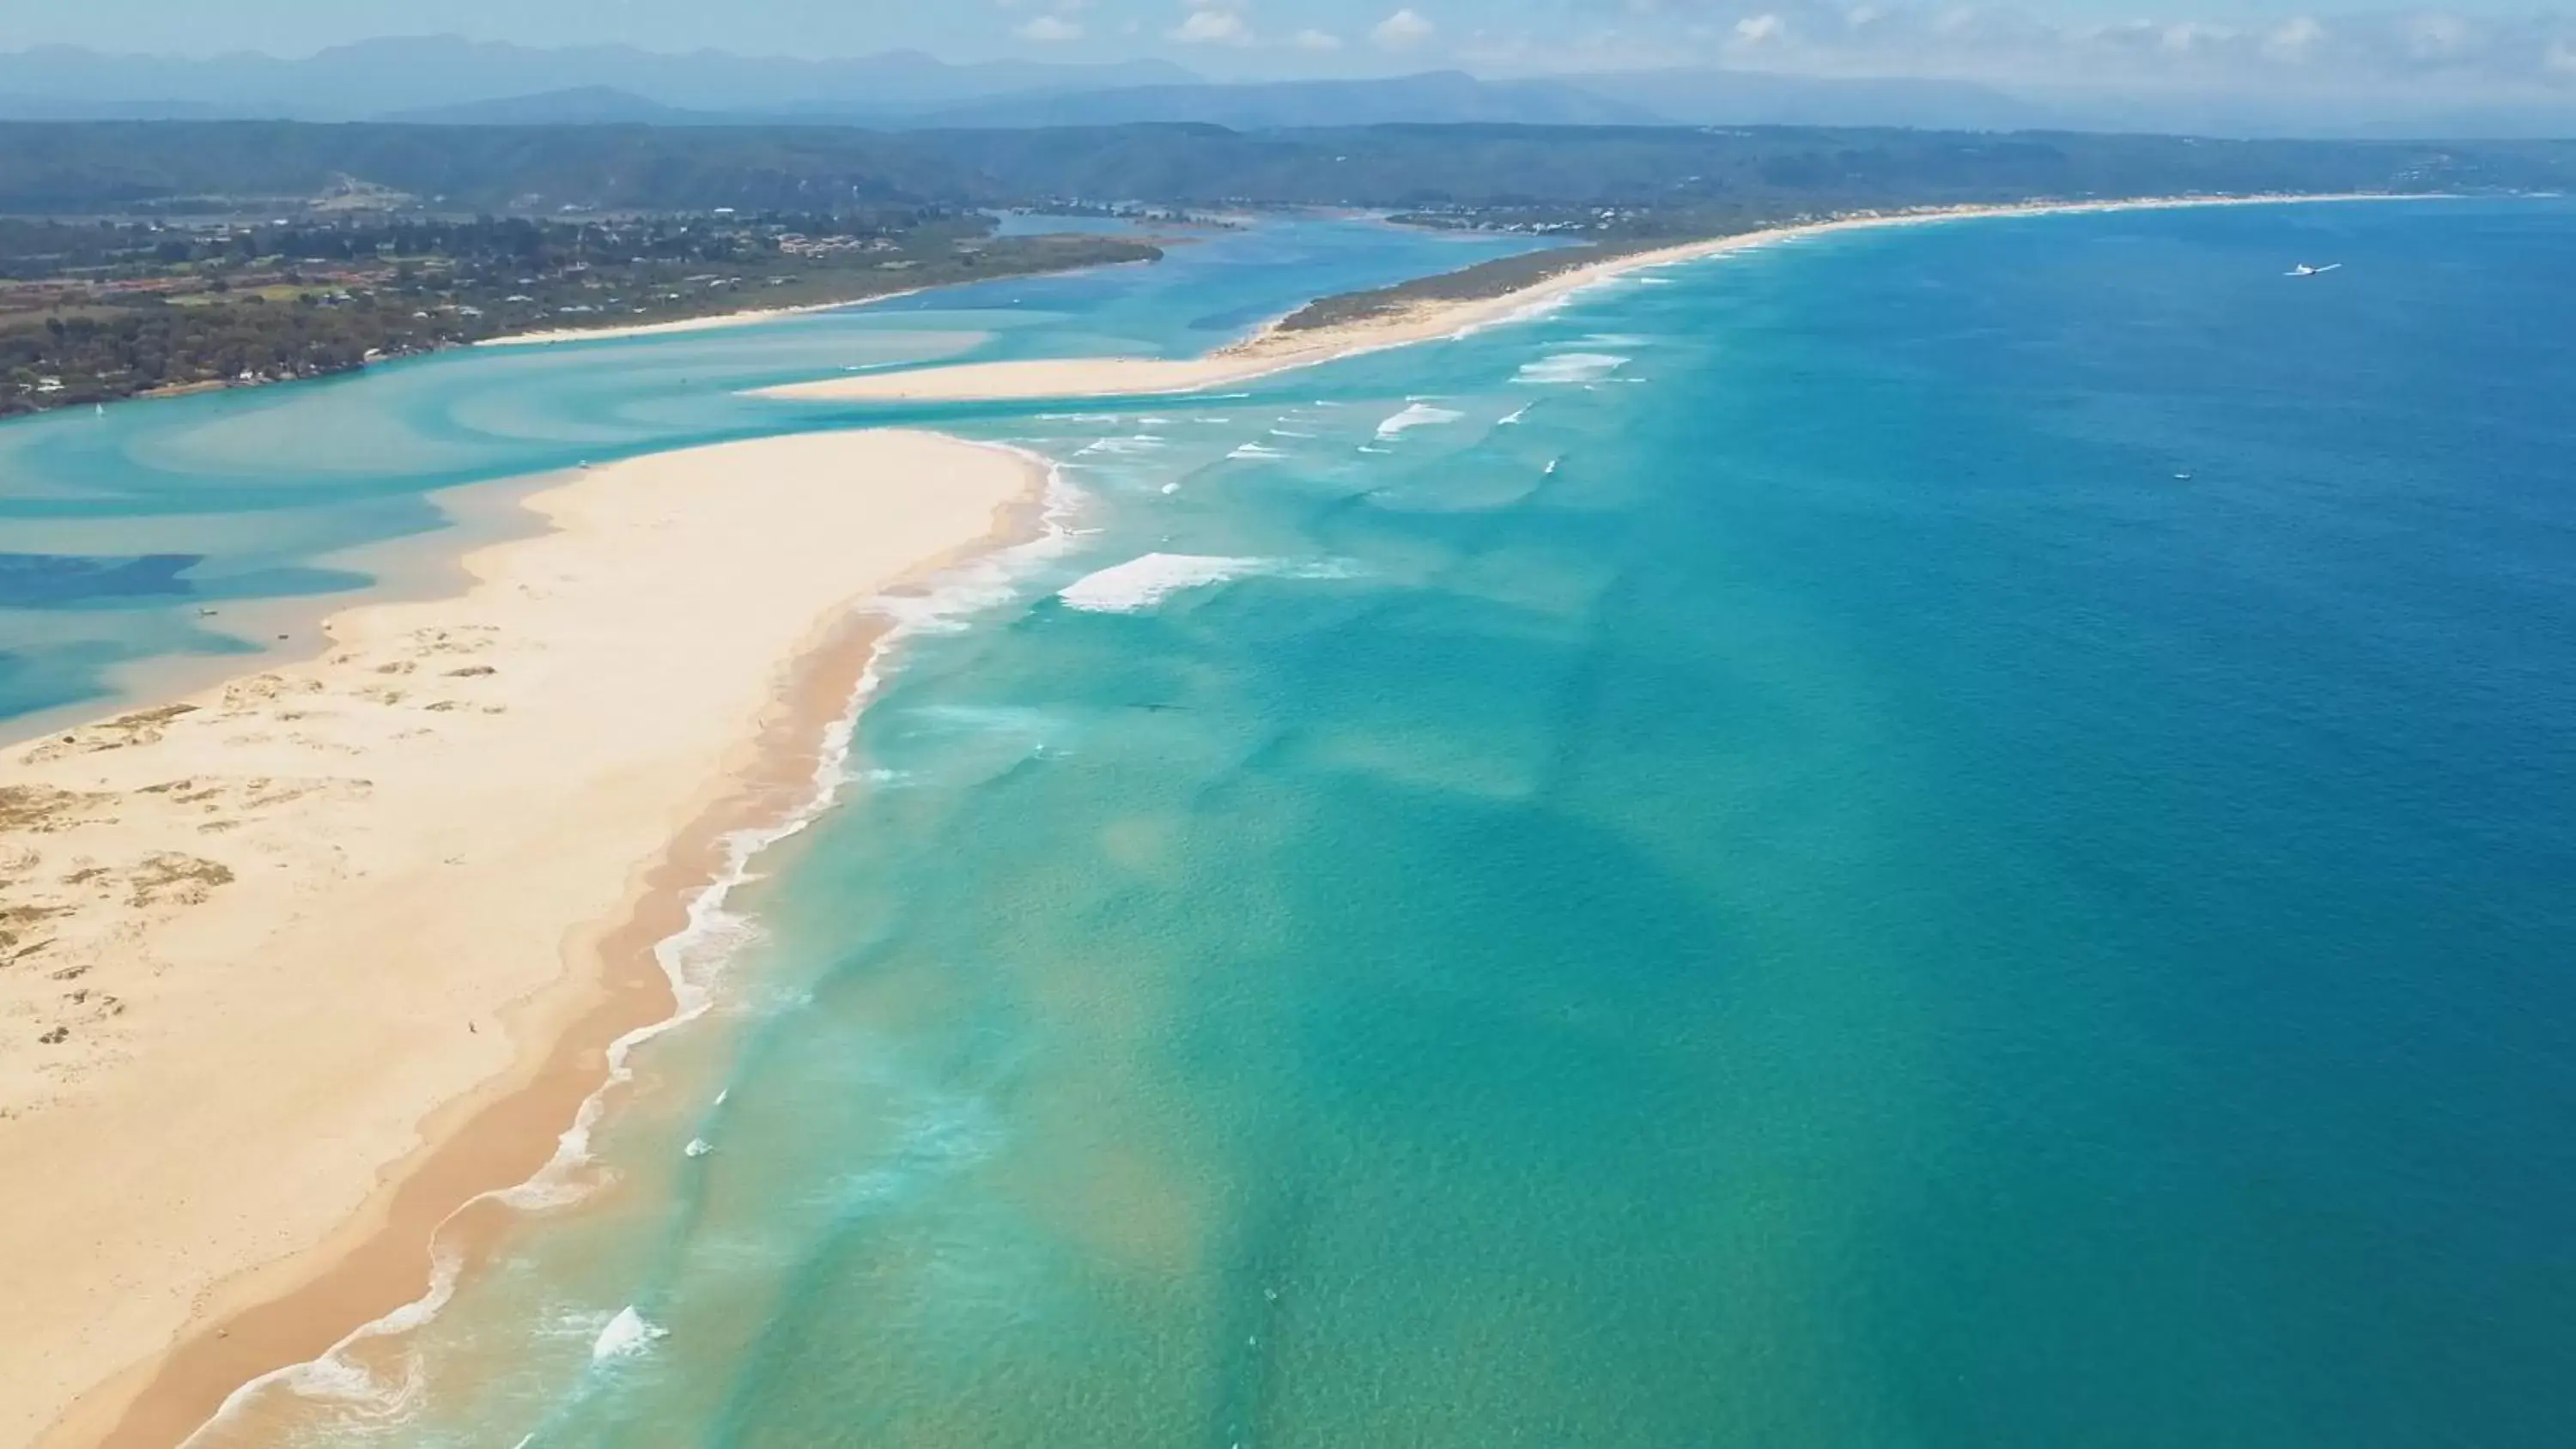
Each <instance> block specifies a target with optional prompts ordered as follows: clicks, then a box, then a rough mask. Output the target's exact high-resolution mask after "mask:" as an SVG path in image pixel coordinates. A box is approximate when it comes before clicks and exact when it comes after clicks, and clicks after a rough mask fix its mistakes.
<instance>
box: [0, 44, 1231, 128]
mask: <svg viewBox="0 0 2576 1449" xmlns="http://www.w3.org/2000/svg"><path fill="white" fill-rule="evenodd" d="M1197 79H1198V77H1197V76H1195V75H1192V74H1191V73H1190V72H1189V71H1186V70H1184V69H1182V68H1181V67H1179V66H1176V65H1171V64H1169V63H1166V62H1163V61H1153V60H1140V61H1131V62H1125V63H1121V64H1115V65H1047V64H1040V63H1037V62H1030V61H986V62H980V63H977V64H972V65H951V64H948V63H947V62H945V61H942V60H939V59H937V58H935V57H932V56H928V55H924V54H921V53H920V52H918V51H889V52H886V53H885V54H882V55H871V56H860V57H855V58H851V59H840V60H797V59H789V58H785V57H772V56H741V55H730V54H727V53H725V52H722V51H713V50H701V51H694V52H691V53H689V54H685V55H673V54H666V53H663V52H659V51H649V50H638V49H636V48H634V47H632V46H623V45H597V46H575V47H568V48H563V49H539V48H535V47H530V46H522V45H508V44H502V43H497V42H487V41H470V40H464V39H460V38H458V37H455V36H420V37H408V38H398V39H386V40H368V41H361V42H359V43H357V44H355V45H337V46H333V47H331V48H330V49H328V50H324V51H320V52H318V53H316V54H314V55H311V56H308V57H304V58H302V59H297V60H280V59H278V58H276V57H274V56H266V55H253V54H235V55H221V56H215V57H212V58H209V59H203V60H197V59H186V58H179V57H171V56H146V55H108V54H102V53H100V52H98V51H93V50H83V49H80V48H78V47H74V46H41V47H38V48H36V49H32V50H21V51H10V52H0V115H6V116H10V117H16V118H23V119H49V118H51V117H48V116H43V115H37V114H31V113H30V112H31V110H32V109H33V108H38V107H51V108H53V109H54V111H55V112H56V114H58V115H59V114H60V113H61V112H62V111H63V110H64V109H65V108H67V107H77V108H78V109H79V114H80V115H82V116H84V117H87V118H94V119H113V118H116V117H120V116H127V117H133V118H138V119H148V118H156V117H160V116H165V115H170V114H173V113H174V112H177V113H183V114H192V115H220V116H228V117H234V118H239V119H252V120H311V121H352V120H370V119H375V118H378V117H382V116H386V115H389V114H397V113H403V112H410V111H423V110H430V109H434V108H442V107H458V106H467V105H473V104H478V103H482V102H490V101H508V100H516V99H533V98H537V97H542V96H547V95H554V94H559V93H562V92H566V91H586V90H594V89H607V90H617V91H625V92H628V93H630V94H632V95H635V96H637V97H641V98H644V99H647V100H649V101H652V102H654V103H656V104H659V105H663V106H668V107H671V108H673V109H676V110H682V111H701V112H708V113H713V114H717V115H725V114H733V113H754V112H757V113H762V114H764V115H765V116H767V117H769V118H775V117H777V116H779V115H809V116H815V117H831V118H833V119H856V118H861V117H886V116H892V115H896V114H900V113H903V112H907V111H917V110H923V109H928V108H933V107H940V106H952V105H963V104H966V103H968V102H970V101H977V100H982V99H985V98H988V97H994V96H1005V95H1044V94H1049V93H1054V92H1063V91H1093V90H1106V89H1113V88H1122V87H1130V86H1152V85H1171V84H1187V83H1191V82H1195V81H1196V80H1197Z"/></svg>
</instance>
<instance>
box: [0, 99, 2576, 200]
mask: <svg viewBox="0 0 2576 1449" xmlns="http://www.w3.org/2000/svg"><path fill="white" fill-rule="evenodd" d="M2571 182H2576V143H2560V142H2459V143H2426V142H2391V143H2379V142H2340V141H2336V142H2304V141H2219V140H2206V139H2199V140H2195V139H2188V138H2175V137H2156V136H2095V135H2076V134H2055V133H2038V132H2025V133H2015V134H1984V133H1967V132H1937V131H1903V130H1849V129H1816V128H1751V129H1726V130H1717V129H1699V128H1683V127H1563V128H1556V127H1519V126H1375V127H1367V128H1361V129H1347V130H1299V131H1267V132H1237V131H1229V130H1226V129H1223V128H1220V127H1214V126H1195V125H1142V126H1121V127H1107V128H1063V129H1048V130H1028V131H993V130H973V131H967V130H960V131H930V132H906V133H888V132H874V131H863V130H853V129H845V128H824V127H812V128H660V127H650V126H640V125H631V126H630V125H610V126H548V127H518V126H491V127H473V126H411V125H310V124H298V123H293V122H74V123H5V124H0V211H5V212H13V213H18V214H30V213H98V212H126V213H131V212H134V211H137V210H184V209H188V208H190V207H191V206H192V205H195V204H197V203H201V202H206V201H212V202H216V203H230V204H238V203H241V202H243V201H245V200H252V199H268V198H277V199H306V198H313V197H317V196H322V195H326V194H330V193H332V192H334V191H335V190H337V191H341V192H346V191H348V190H349V189H351V188H352V187H356V188H360V189H362V190H364V191H366V192H368V193H370V194H373V193H377V192H378V191H379V190H381V191H382V192H384V193H399V194H400V197H401V198H402V199H404V200H405V202H406V203H407V204H409V205H413V206H418V207H421V208H425V209H430V210H437V211H447V212H502V211H545V212H560V211H562V210H565V209H576V210H577V209H593V208H595V209H601V210H622V211H677V210H691V209H705V208H713V207H722V206H732V207H739V208H744V209H752V208H764V209H775V208H793V209H808V210H810V209H817V208H821V209H829V208H834V207H838V206H842V205H847V204H850V203H854V202H855V203H863V204H881V203H939V204H983V205H992V204H1010V203H1021V202H1031V201H1042V200H1063V199H1077V198H1079V199H1091V200H1117V199H1137V200H1149V201H1158V202H1177V203H1197V204H1214V203H1226V202H1235V203H1249V204H1282V205H1353V206H1394V207H1423V206H1442V205H1450V206H1580V205H1605V206H1607V205H1621V206H1651V207H1656V208H1658V209H1665V210H1677V211H1708V212H1713V213H1758V214H1764V215H1770V214H1777V213H1778V212H1780V211H1781V210H1782V209H1783V208H1784V207H1785V208H1789V209H1819V210H1821V209H1832V208H1837V207H1849V206H1889V205H1914V204H1924V203H1936V202H1954V201H1960V202H1963V201H1991V200H2008V199H2018V198H2024V197H2032V196H2058V197H2071V196H2096V195H2098V196H2110V195H2142V194H2149V193H2164V192H2192V191H2225V192H2250V191H2346V190H2353V191H2384V190H2500V189H2510V190H2535V189H2556V188H2562V187H2565V186H2567V185H2569V184H2571Z"/></svg>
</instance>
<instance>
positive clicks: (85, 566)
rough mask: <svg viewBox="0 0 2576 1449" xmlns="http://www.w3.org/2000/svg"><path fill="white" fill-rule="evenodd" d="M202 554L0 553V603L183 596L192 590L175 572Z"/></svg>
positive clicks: (44, 605)
mask: <svg viewBox="0 0 2576 1449" xmlns="http://www.w3.org/2000/svg"><path fill="white" fill-rule="evenodd" d="M205 558H206V556H205V555H204V554H201V553H148V554H143V555H140V556H137V557H129V558H91V557H85V556H83V555H79V554H59V553H0V608H10V609H54V608H63V607H66V606H75V607H76V606H79V605H82V604H88V603H93V602H95V601H97V600H101V599H135V598H152V597H162V598H171V597H179V598H184V597H186V596H187V595H189V594H191V593H193V592H195V590H194V589H193V588H191V587H190V585H189V583H188V581H187V580H185V579H183V578H181V577H179V576H180V575H181V574H183V573H186V572H187V571H188V570H189V569H192V568H194V567H196V566H197V565H198V564H200V563H203V562H205Z"/></svg>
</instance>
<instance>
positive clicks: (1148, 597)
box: [1056, 553, 1352, 614]
mask: <svg viewBox="0 0 2576 1449" xmlns="http://www.w3.org/2000/svg"><path fill="white" fill-rule="evenodd" d="M1351 572H1352V567H1351V565H1350V564H1349V563H1348V562H1347V561H1344V560H1341V559H1324V560H1319V561H1310V562H1304V563H1299V562H1296V561H1293V560H1290V559H1279V558H1230V557H1224V556H1219V555H1213V554H1193V553H1149V554H1146V555H1145V556H1144V557H1142V558H1132V559H1129V560H1128V561H1127V562H1125V563H1123V564H1117V565H1114V566H1112V567H1110V568H1105V569H1102V570H1100V571H1099V572H1098V573H1095V574H1088V575H1085V576H1084V577H1082V578H1080V579H1077V580H1075V581H1074V582H1073V583H1072V584H1071V585H1070V586H1068V587H1067V588H1066V589H1065V590H1064V591H1063V592H1062V593H1060V594H1058V595H1056V597H1057V598H1059V599H1062V600H1064V602H1065V604H1066V606H1067V607H1070V608H1075V609H1081V610H1083V611H1085V612H1086V613H1094V614H1139V613H1143V612H1144V611H1146V610H1148V609H1151V608H1153V607H1154V606H1155V605H1156V604H1159V603H1161V602H1162V601H1163V600H1165V599H1167V598H1170V597H1171V596H1172V595H1174V594H1177V593H1180V592H1182V591H1183V590H1185V589H1197V588H1205V587H1207V586H1208V585H1210V584H1221V583H1226V582H1228V581H1230V580H1234V579H1248V578H1266V579H1343V578H1349V577H1350V576H1351Z"/></svg>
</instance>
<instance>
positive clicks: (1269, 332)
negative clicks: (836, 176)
mask: <svg viewBox="0 0 2576 1449" xmlns="http://www.w3.org/2000/svg"><path fill="white" fill-rule="evenodd" d="M2427 199H2431V198H2426V197H2416V196H2391V195H2385V194H2381V193H2377V192H2368V193H2337V194H2333V195H2315V196H2311V195H2282V196H2274V195H2262V196H2155V197H2139V198H2134V199H2126V200H2102V201H2038V202H2017V203H2012V204H2009V205H1995V206H1948V207H1925V208H1921V209H1917V210H1910V211H1888V212H1864V213H1857V214H1853V215H1848V216H1839V217H1834V218H1830V219H1824V220H1817V221H1806V222H1798V223H1795V224H1791V225H1782V226H1773V227H1765V228H1763V229H1761V230H1759V231H1749V232H1742V233H1738V234H1736V235H1733V236H1723V237H1713V238H1709V239H1707V240H1704V241H1691V242H1682V243H1677V244H1675V245H1672V246H1667V247H1655V248H1650V249H1646V250H1640V251H1628V252H1621V253H1618V254H1615V255H1612V256H1607V257H1601V258H1599V259H1598V260H1585V259H1584V258H1585V256H1586V255H1587V253H1586V252H1585V251H1583V250H1569V251H1568V252H1567V253H1566V254H1565V255H1566V266H1565V267H1564V269H1563V270H1561V271H1558V272H1555V273H1553V274H1551V275H1549V276H1546V277H1544V278H1541V279H1540V280H1538V281H1536V282H1533V283H1531V284H1530V285H1528V286H1526V287H1521V288H1517V289H1515V290H1513V291H1510V292H1505V293H1501V294H1499V295H1496V296H1491V297H1476V298H1468V299H1460V300H1437V301H1422V302H1414V303H1409V304H1405V305H1402V306H1398V307H1395V308H1392V309H1390V310H1388V311H1386V312H1382V313H1378V314H1376V315H1372V316H1368V317H1362V318H1358V319H1355V320H1352V321H1348V322H1338V323H1333V324H1331V325H1328V326H1323V327H1316V328H1312V329H1307V330H1301V331H1289V330H1286V329H1284V328H1282V327H1281V326H1280V325H1279V323H1278V322H1275V321H1274V322H1272V323H1271V324H1270V325H1268V326H1266V327H1264V328H1262V329H1261V330H1260V331H1259V332H1257V333H1255V334H1254V335H1253V336H1251V337H1248V338H1246V339H1244V340H1243V341H1241V342H1237V343H1235V344H1233V345H1232V346H1229V347H1225V348H1221V349H1219V350H1217V351H1215V352H1212V353H1209V354H1207V355H1206V356H1203V357H1181V358H1147V357H1089V358H1032V359H1023V360H1018V361H1011V362H970V363H961V364H952V365H941V366H933V367H918V368H902V369H893V370H888V371H883V372H870V373H864V374H860V375H856V376H850V377H835V378H825V379H822V380H820V381H815V382H799V383H789V384H786V385H784V386H780V387H769V388H762V389H759V390H758V391H757V392H756V393H755V394H754V396H758V397H766V398H783V399H787V400H791V401H795V400H804V401H813V402H1034V401H1044V400H1068V401H1069V400H1075V399H1099V398H1122V397H1135V398H1146V397H1163V396H1171V395H1176V394H1182V393H1194V392H1204V391H1207V390H1208V389H1210V388H1219V387H1235V386H1240V385H1241V384H1244V383H1247V382H1253V381H1256V380H1258V379H1261V378H1266V377H1270V376H1272V375H1274V374H1277V373H1283V372H1290V371H1294V370H1296V369H1298V368H1305V367H1313V366H1316V365H1318V364H1320V363H1326V362H1333V361H1337V360H1339V359H1341V358H1345V357H1354V356H1358V355H1359V354H1361V353H1367V352H1377V351H1381V350H1384V349H1387V348H1392V347H1408V346H1412V345H1414V344H1416V343H1422V342H1431V341H1437V340H1440V339H1443V338H1451V337H1457V336H1459V335H1461V334H1463V333H1468V332H1473V331H1476V330H1477V329H1479V328H1483V327H1488V326H1492V325H1495V324H1497V323H1502V322H1508V321H1512V320H1514V319H1516V318H1519V317H1524V316H1532V315H1536V314H1537V313H1539V312H1541V311H1543V310H1545V309H1546V308H1548V307H1550V306H1552V305H1554V304H1556V303H1558V302H1561V301H1563V300H1565V299H1566V298H1568V297H1570V296H1572V295H1574V294H1575V293H1577V292H1580V291H1582V290H1584V289H1585V288H1587V287H1593V286H1597V285H1599V284H1601V283H1604V282H1608V281H1612V280H1615V279H1616V278H1619V277H1622V276H1625V275H1627V274H1629V273H1631V272H1636V271H1641V270H1644V269H1647V268H1650V267H1661V266H1671V265H1674V264H1676V263H1681V262H1692V261H1704V260H1706V259H1708V258H1711V257H1719V256H1726V255H1729V254H1731V253H1736V252H1744V251H1751V250H1754V249H1757V248H1760V247H1765V246H1772V245H1776V244H1778V243H1781V242H1788V241H1797V240H1800V239H1803V238H1808V237H1819V236H1829V235H1834V234H1838V233H1844V232H1855V231H1874V230H1882V229H1886V228H1890V227H1901V226H1926V225H1932V224H1936V223H1941V222H1957V221H1967V220H1973V219H1976V218H1980V217H2010V216H2062V215H2076V214H2082V213H2090V212H2109V211H2144V210H2166V209H2174V208H2182V207H2205V206H2270V205H2280V204H2285V203H2291V202H2323V201H2412V200H2427Z"/></svg>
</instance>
